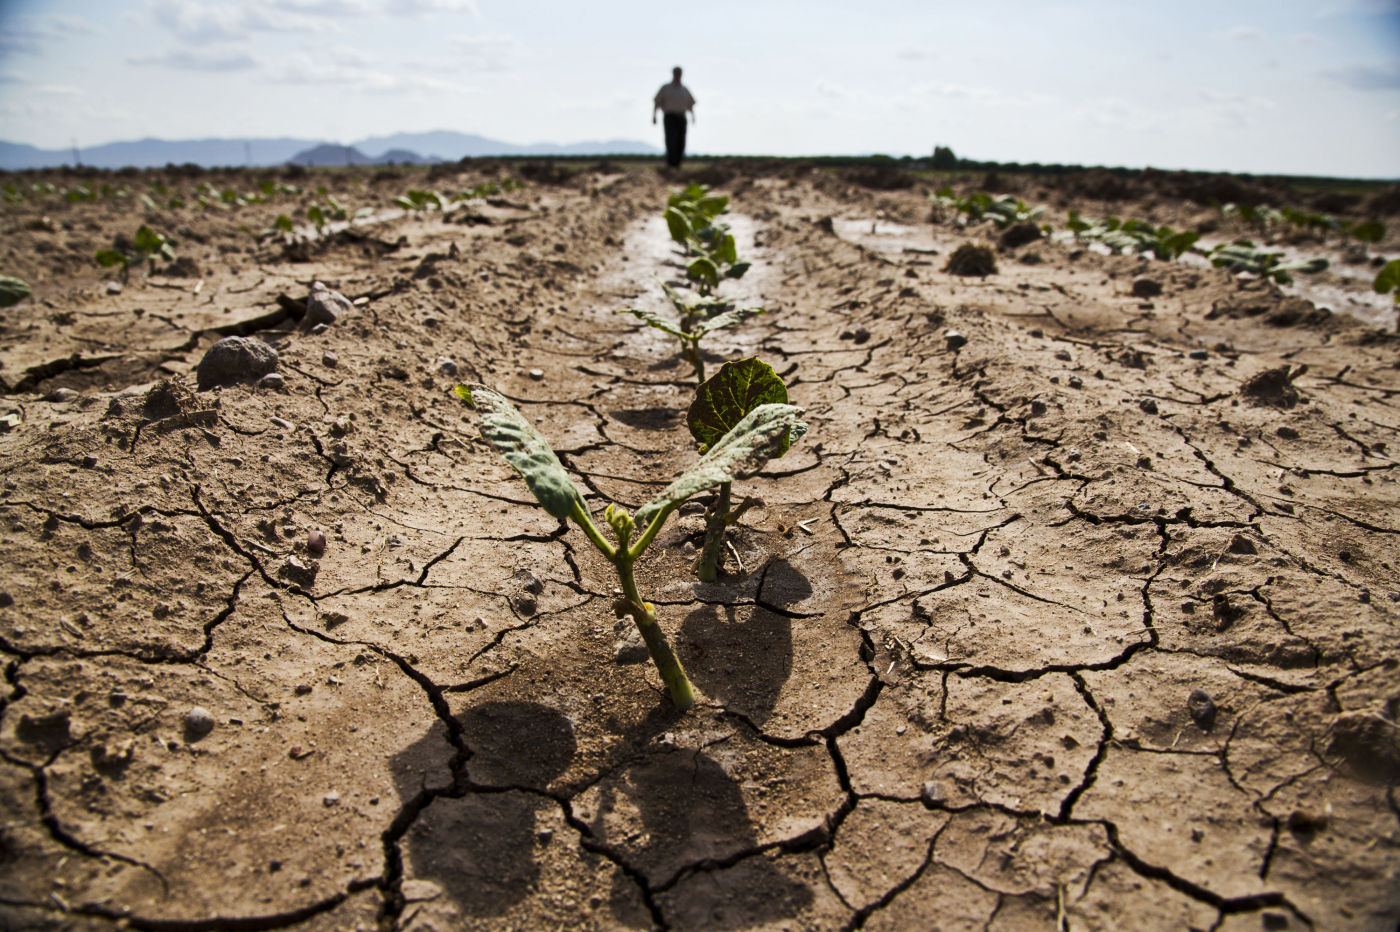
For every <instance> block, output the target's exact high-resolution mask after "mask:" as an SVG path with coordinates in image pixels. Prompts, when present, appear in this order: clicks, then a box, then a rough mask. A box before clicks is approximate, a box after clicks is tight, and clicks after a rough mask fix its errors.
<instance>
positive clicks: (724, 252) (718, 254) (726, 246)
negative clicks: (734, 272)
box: [715, 233, 739, 265]
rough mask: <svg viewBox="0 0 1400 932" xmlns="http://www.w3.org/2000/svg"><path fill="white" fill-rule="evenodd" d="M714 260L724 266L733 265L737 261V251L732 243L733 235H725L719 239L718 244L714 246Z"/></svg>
mask: <svg viewBox="0 0 1400 932" xmlns="http://www.w3.org/2000/svg"><path fill="white" fill-rule="evenodd" d="M715 258H716V259H718V260H719V261H720V262H723V263H724V264H725V265H733V264H734V263H735V262H738V261H739V249H738V247H737V246H736V245H735V243H734V234H732V233H725V234H723V235H722V236H721V237H720V238H719V243H718V244H716V246H715Z"/></svg>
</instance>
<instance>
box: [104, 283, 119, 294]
mask: <svg viewBox="0 0 1400 932" xmlns="http://www.w3.org/2000/svg"><path fill="white" fill-rule="evenodd" d="M107 293H108V294H121V293H122V283H121V282H108V283H107Z"/></svg>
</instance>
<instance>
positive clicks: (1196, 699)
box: [1186, 688, 1216, 731]
mask: <svg viewBox="0 0 1400 932" xmlns="http://www.w3.org/2000/svg"><path fill="white" fill-rule="evenodd" d="M1186 711H1187V713H1188V714H1189V715H1190V716H1191V721H1193V722H1195V723H1196V725H1197V727H1199V728H1200V729H1201V731H1210V730H1211V729H1212V728H1214V727H1215V713H1216V708H1215V700H1214V699H1212V698H1211V696H1210V693H1208V692H1206V691H1205V690H1204V689H1199V688H1198V689H1193V690H1191V694H1190V695H1189V696H1187V697H1186Z"/></svg>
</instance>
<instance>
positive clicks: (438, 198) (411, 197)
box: [394, 188, 447, 211]
mask: <svg viewBox="0 0 1400 932" xmlns="http://www.w3.org/2000/svg"><path fill="white" fill-rule="evenodd" d="M394 203H395V204H397V205H399V206H400V207H402V208H403V209H404V210H410V211H424V210H442V209H443V207H444V206H446V204H447V201H446V199H444V198H443V196H442V195H441V194H438V193H437V192H436V191H422V190H419V189H418V188H409V190H408V193H407V194H405V195H403V196H402V197H396V198H394Z"/></svg>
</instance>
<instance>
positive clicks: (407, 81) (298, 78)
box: [266, 56, 467, 94]
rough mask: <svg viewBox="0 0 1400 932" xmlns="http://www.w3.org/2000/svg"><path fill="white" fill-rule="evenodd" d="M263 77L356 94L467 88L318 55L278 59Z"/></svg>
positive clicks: (406, 92) (425, 91)
mask: <svg viewBox="0 0 1400 932" xmlns="http://www.w3.org/2000/svg"><path fill="white" fill-rule="evenodd" d="M266 77H267V80H269V81H271V82H272V83H274V84H290V85H330V86H335V87H340V88H342V89H344V90H345V91H347V92H351V93H359V94H419V93H428V94H442V93H458V92H461V91H464V90H467V88H464V87H462V86H461V85H460V84H457V83H455V82H452V81H445V80H442V79H439V78H431V77H425V76H422V75H417V74H412V75H404V74H390V73H388V72H385V71H375V70H373V69H371V68H365V67H361V66H360V65H357V64H352V63H348V62H344V61H328V60H327V59H326V58H324V57H322V56H316V57H315V58H310V57H308V58H305V59H300V60H292V61H286V62H282V63H280V64H278V65H277V66H275V67H273V68H272V69H270V70H269V71H268V73H267V75H266Z"/></svg>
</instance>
